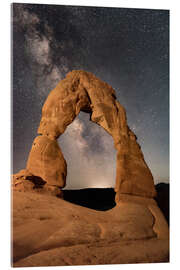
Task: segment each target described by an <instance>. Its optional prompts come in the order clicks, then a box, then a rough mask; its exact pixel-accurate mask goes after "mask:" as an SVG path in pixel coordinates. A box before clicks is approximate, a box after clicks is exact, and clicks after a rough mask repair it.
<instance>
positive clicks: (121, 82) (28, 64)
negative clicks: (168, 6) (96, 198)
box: [12, 4, 169, 188]
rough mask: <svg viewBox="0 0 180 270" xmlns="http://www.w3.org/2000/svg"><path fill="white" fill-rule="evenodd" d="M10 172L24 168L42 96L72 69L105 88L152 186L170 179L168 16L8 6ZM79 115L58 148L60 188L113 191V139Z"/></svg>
mask: <svg viewBox="0 0 180 270" xmlns="http://www.w3.org/2000/svg"><path fill="white" fill-rule="evenodd" d="M12 53H13V78H12V79H13V80H12V100H13V111H12V112H13V119H12V120H13V133H12V134H13V137H12V138H13V172H17V171H19V170H20V169H23V168H25V166H26V161H27V157H28V153H29V151H30V149H31V144H32V141H33V139H34V138H35V136H36V135H37V128H38V125H39V121H40V118H41V107H42V105H43V103H44V101H45V99H46V98H47V95H48V93H49V92H50V90H51V89H53V88H54V87H55V86H56V84H57V83H58V82H59V81H60V80H61V79H63V78H64V77H65V74H66V73H67V72H69V71H71V70H73V69H83V70H86V71H90V72H92V73H94V74H95V75H96V76H97V77H99V78H100V79H102V80H103V81H105V82H107V83H108V84H110V85H111V86H112V87H113V88H114V89H115V91H116V93H117V98H118V100H119V102H120V103H121V104H122V105H123V106H124V107H125V108H126V111H127V119H128V124H129V126H130V128H131V129H132V130H133V131H134V132H135V134H136V135H137V137H138V142H139V143H140V145H141V147H142V151H143V153H144V156H145V160H146V162H147V164H148V165H149V167H150V169H151V171H152V173H153V176H154V179H155V182H159V181H169V11H168V10H148V9H146V10H145V9H144V10H143V9H125V8H103V7H101V8H100V7H99V8H96V7H77V6H76V7H73V6H60V5H59V6H57V5H32V4H13V6H12ZM88 120H89V115H88V114H85V113H80V115H79V117H77V118H76V119H75V120H74V122H73V123H72V124H71V125H70V126H69V127H68V128H67V130H66V132H65V133H64V134H63V135H62V136H61V137H60V138H59V144H60V146H61V149H62V151H63V153H64V156H65V158H66V160H67V163H68V177H67V183H68V185H67V187H71V188H80V187H88V186H90V187H93V186H97V187H104V186H114V181H115V149H114V148H113V141H112V138H111V137H110V136H109V135H108V134H107V133H106V132H105V131H104V130H103V129H102V128H100V127H99V126H97V125H95V124H94V123H92V122H90V121H88Z"/></svg>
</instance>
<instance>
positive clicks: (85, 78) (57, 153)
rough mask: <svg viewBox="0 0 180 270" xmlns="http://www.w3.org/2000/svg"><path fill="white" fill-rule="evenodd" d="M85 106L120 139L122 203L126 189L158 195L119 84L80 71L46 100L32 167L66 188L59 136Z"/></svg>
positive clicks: (118, 171) (29, 164)
mask: <svg viewBox="0 0 180 270" xmlns="http://www.w3.org/2000/svg"><path fill="white" fill-rule="evenodd" d="M80 111H83V112H86V113H90V116H91V117H90V120H91V121H93V122H95V123H97V124H98V125H100V126H101V127H103V128H104V129H105V130H106V131H107V132H108V133H109V134H110V135H111V136H112V137H113V139H114V146H115V148H116V150H117V161H116V184H115V191H116V203H118V202H119V200H120V197H121V194H130V195H137V196H141V197H149V198H153V197H154V196H155V195H156V191H155V188H154V182H153V176H152V174H151V172H150V170H149V168H148V166H147V164H146V162H145V160H144V157H143V153H142V151H141V148H140V146H139V144H138V143H137V141H136V136H135V134H134V133H133V132H132V131H131V130H130V128H129V127H128V125H127V119H126V112H125V109H124V108H123V106H122V105H121V104H120V103H119V102H118V100H117V99H116V93H115V91H114V89H113V88H112V87H111V86H110V85H108V84H107V83H105V82H103V81H101V80H100V79H98V78H97V77H96V76H94V75H93V74H91V73H89V72H85V71H82V70H74V71H72V72H70V73H68V74H67V76H66V78H65V79H63V80H62V81H60V82H59V83H58V85H57V86H56V87H55V89H53V90H52V91H51V92H50V94H49V96H48V97H47V99H46V102H45V104H44V106H43V108H42V118H41V122H40V125H39V128H38V134H39V135H38V136H37V137H36V138H35V140H34V142H33V145H32V149H31V152H30V154H29V158H28V162H27V170H28V172H30V173H31V174H32V175H34V176H38V177H41V178H42V179H43V180H44V181H45V182H46V184H47V185H49V186H57V187H59V188H63V187H64V186H65V184H66V174H67V166H66V161H65V159H64V157H63V154H62V152H61V150H60V147H59V145H58V143H57V141H56V140H57V138H58V137H59V136H60V135H61V134H63V133H64V131H65V130H66V128H67V126H68V125H69V124H70V123H72V121H73V120H74V119H75V117H76V116H77V115H78V114H79V112H80Z"/></svg>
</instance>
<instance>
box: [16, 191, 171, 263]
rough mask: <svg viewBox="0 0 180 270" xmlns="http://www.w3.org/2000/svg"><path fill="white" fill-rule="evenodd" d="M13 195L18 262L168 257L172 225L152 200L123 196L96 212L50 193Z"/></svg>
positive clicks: (143, 260)
mask: <svg viewBox="0 0 180 270" xmlns="http://www.w3.org/2000/svg"><path fill="white" fill-rule="evenodd" d="M12 195H13V205H12V209H13V217H12V223H13V224H12V228H13V231H12V264H13V266H14V267H26V266H63V265H97V264H125V263H155V262H168V259H169V240H168V226H167V224H166V221H165V219H164V217H163V216H162V213H161V211H160V210H159V208H158V207H157V205H156V203H155V201H154V200H153V199H152V200H150V199H146V198H144V199H143V198H140V199H138V198H136V197H132V196H131V197H128V196H124V197H122V201H121V202H120V203H119V204H118V206H115V207H114V208H112V209H111V210H108V211H96V210H92V209H89V208H85V207H82V206H78V205H75V204H72V203H70V202H67V201H64V200H63V199H60V198H57V197H55V196H51V195H48V194H41V193H36V192H30V191H26V192H22V191H18V190H14V191H13V194H12Z"/></svg>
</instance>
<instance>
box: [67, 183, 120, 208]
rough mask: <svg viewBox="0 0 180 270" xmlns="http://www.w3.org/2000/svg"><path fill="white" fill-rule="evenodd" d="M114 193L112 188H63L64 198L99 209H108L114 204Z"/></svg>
mask: <svg viewBox="0 0 180 270" xmlns="http://www.w3.org/2000/svg"><path fill="white" fill-rule="evenodd" d="M115 194H116V193H115V191H114V189H113V188H86V189H79V190H63V198H64V200H66V201H69V202H72V203H75V204H78V205H81V206H84V207H88V208H92V209H95V210H100V211H105V210H109V209H111V208H113V207H114V206H115V205H116V203H115Z"/></svg>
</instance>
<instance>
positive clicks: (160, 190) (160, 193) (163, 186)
mask: <svg viewBox="0 0 180 270" xmlns="http://www.w3.org/2000/svg"><path fill="white" fill-rule="evenodd" d="M155 187H156V191H157V197H156V198H155V200H156V202H157V204H158V206H159V208H160V209H161V211H162V212H163V214H164V216H165V218H166V221H167V222H168V224H169V184H167V183H159V184H157V185H156V186H155Z"/></svg>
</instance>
